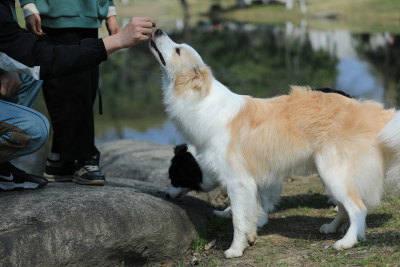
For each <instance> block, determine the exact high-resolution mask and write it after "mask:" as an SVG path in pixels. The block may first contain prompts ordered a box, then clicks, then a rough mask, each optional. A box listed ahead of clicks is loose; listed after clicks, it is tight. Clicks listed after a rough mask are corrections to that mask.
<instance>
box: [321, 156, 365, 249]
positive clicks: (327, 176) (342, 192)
mask: <svg viewBox="0 0 400 267" xmlns="http://www.w3.org/2000/svg"><path fill="white" fill-rule="evenodd" d="M331 152H332V151H331ZM316 160H317V161H316V163H317V168H318V172H319V174H320V176H321V179H322V181H323V182H324V184H325V187H326V188H327V190H328V192H330V193H331V194H332V196H333V197H334V198H335V199H336V200H337V202H338V205H339V212H338V216H337V217H336V218H335V220H333V221H332V222H331V223H330V224H327V225H323V226H322V227H321V228H320V231H321V232H324V233H332V232H336V230H337V229H338V227H339V226H340V225H341V224H342V223H343V222H344V219H345V217H346V214H345V211H346V212H347V214H348V217H349V220H350V227H349V229H348V230H347V233H346V234H345V236H344V237H343V238H342V239H340V240H339V241H337V242H336V243H335V244H334V245H333V247H334V248H335V249H338V250H340V249H347V248H351V247H353V246H354V245H355V244H356V243H357V242H358V240H364V239H365V218H366V216H367V208H366V207H365V205H364V204H363V202H362V200H361V198H360V197H359V196H358V194H357V192H356V190H355V189H354V188H353V186H352V181H353V179H354V177H352V175H354V172H353V170H352V166H350V165H351V164H354V162H352V161H350V162H349V161H345V160H338V157H334V159H332V158H331V157H327V156H326V154H325V155H323V156H320V157H317V158H316ZM343 207H344V209H345V211H344V210H343ZM341 210H342V211H341Z"/></svg>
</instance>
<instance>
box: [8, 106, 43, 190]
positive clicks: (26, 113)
mask: <svg viewBox="0 0 400 267" xmlns="http://www.w3.org/2000/svg"><path fill="white" fill-rule="evenodd" d="M0 111H1V112H0V190H12V189H17V188H25V189H35V188H42V187H44V186H45V185H46V184H47V180H46V179H44V178H42V177H39V176H36V175H32V174H27V173H25V172H23V171H21V170H19V169H18V168H16V167H15V166H13V165H12V164H11V163H9V161H10V160H12V159H15V158H18V157H21V156H24V155H28V154H31V153H33V152H35V151H37V150H38V149H39V148H40V147H42V146H43V145H44V144H45V143H46V141H47V138H48V134H49V122H48V121H47V119H46V118H45V117H44V116H43V115H42V114H40V113H39V112H37V111H34V110H32V109H30V108H28V107H24V106H21V105H18V104H14V103H10V102H7V101H4V100H0Z"/></svg>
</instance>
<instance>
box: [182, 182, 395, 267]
mask: <svg viewBox="0 0 400 267" xmlns="http://www.w3.org/2000/svg"><path fill="white" fill-rule="evenodd" d="M323 192H324V188H323V185H322V183H321V182H320V180H319V178H318V177H310V178H305V179H297V180H294V181H292V182H285V183H284V184H283V192H282V200H281V203H280V205H279V206H278V208H277V211H276V212H275V213H272V214H270V219H269V222H268V224H267V225H266V226H265V227H263V228H261V229H260V230H259V231H258V233H259V238H258V242H257V244H256V245H254V246H252V247H249V248H248V249H246V250H245V252H244V255H243V256H242V257H241V258H237V259H225V258H224V255H223V251H224V250H226V249H227V248H229V246H230V243H231V241H232V233H233V229H232V222H231V220H228V219H221V218H217V217H215V218H211V219H210V220H209V222H208V224H207V231H206V232H205V234H204V235H202V236H201V238H199V239H198V240H197V243H196V244H194V245H193V248H190V249H189V251H188V255H190V251H196V252H197V253H198V254H199V256H198V258H199V259H200V260H199V262H200V265H204V266H232V265H236V266H293V265H296V266H343V265H346V266H349V265H350V266H400V227H399V226H400V210H399V207H400V194H399V193H396V194H392V195H390V196H385V197H384V198H383V200H382V205H380V206H379V207H378V208H376V209H373V210H370V211H369V213H368V216H367V220H366V221H367V228H366V237H367V240H366V241H364V242H361V243H358V244H357V245H356V246H354V247H353V248H351V249H347V250H343V251H337V250H335V249H333V248H332V245H333V244H334V243H335V242H336V241H337V240H338V239H341V238H342V237H343V234H341V233H336V234H329V235H324V234H321V233H319V231H318V229H319V227H320V226H321V225H322V224H324V223H328V222H330V221H331V220H332V219H333V218H334V217H335V216H336V212H335V211H334V208H333V207H332V206H328V205H327V203H326V201H327V199H328V197H327V196H326V195H324V193H323ZM213 239H216V245H215V246H214V247H212V248H211V249H209V250H204V246H205V245H206V244H207V243H208V242H210V241H211V240H213ZM195 249H198V250H195ZM182 262H184V263H185V264H188V262H190V259H189V258H184V259H182Z"/></svg>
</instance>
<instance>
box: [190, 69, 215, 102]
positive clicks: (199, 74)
mask: <svg viewBox="0 0 400 267" xmlns="http://www.w3.org/2000/svg"><path fill="white" fill-rule="evenodd" d="M209 72H210V70H209V69H208V68H207V67H201V68H200V67H198V66H196V67H194V68H193V76H192V87H193V89H195V90H198V91H200V92H201V93H202V94H203V95H206V94H208V91H209V90H210V85H211V78H210V73H209Z"/></svg>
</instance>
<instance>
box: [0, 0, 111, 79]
mask: <svg viewBox="0 0 400 267" xmlns="http://www.w3.org/2000/svg"><path fill="white" fill-rule="evenodd" d="M0 52H3V53H5V54H6V55H7V56H9V57H10V58H12V59H14V60H16V61H18V62H20V63H22V64H24V65H26V66H28V67H34V66H39V67H40V79H48V78H54V77H59V76H63V75H66V74H71V73H75V72H80V71H82V70H85V69H89V68H91V67H94V66H96V65H98V64H99V63H100V62H102V61H104V60H106V59H107V52H106V49H105V47H104V43H103V40H102V39H84V40H82V41H81V42H80V44H79V45H52V44H49V43H47V42H46V41H44V40H40V39H38V38H36V37H35V36H34V35H33V34H31V33H29V32H27V31H26V30H24V29H22V28H21V27H19V25H18V23H17V22H16V21H15V20H14V18H13V16H12V13H11V9H10V6H9V3H8V1H4V0H0Z"/></svg>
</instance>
